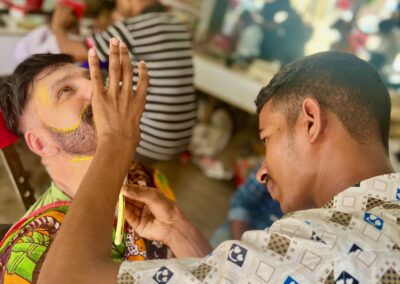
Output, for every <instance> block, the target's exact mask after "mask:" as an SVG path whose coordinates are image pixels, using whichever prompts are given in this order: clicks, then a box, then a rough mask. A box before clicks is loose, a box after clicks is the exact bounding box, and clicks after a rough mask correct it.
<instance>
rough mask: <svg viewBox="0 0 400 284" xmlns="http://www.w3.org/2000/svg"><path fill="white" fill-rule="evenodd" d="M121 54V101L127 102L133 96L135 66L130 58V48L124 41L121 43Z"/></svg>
mask: <svg viewBox="0 0 400 284" xmlns="http://www.w3.org/2000/svg"><path fill="white" fill-rule="evenodd" d="M119 52H120V58H121V69H122V76H121V77H122V87H121V95H122V97H121V100H122V101H126V100H129V98H130V97H131V95H132V78H133V66H132V62H131V58H130V57H129V52H128V48H127V47H126V44H125V43H123V42H122V41H121V42H120V43H119Z"/></svg>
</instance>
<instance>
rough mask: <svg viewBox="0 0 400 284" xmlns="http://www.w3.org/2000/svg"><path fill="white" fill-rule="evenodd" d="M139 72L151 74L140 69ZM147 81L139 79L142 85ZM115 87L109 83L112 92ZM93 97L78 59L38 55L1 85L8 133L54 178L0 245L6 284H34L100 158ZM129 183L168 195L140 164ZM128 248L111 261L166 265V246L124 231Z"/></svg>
mask: <svg viewBox="0 0 400 284" xmlns="http://www.w3.org/2000/svg"><path fill="white" fill-rule="evenodd" d="M118 46H119V41H118V40H116V39H112V40H111V45H110V49H112V50H114V52H115V49H117V51H118ZM120 48H121V49H122V50H123V51H124V53H126V56H125V57H124V59H125V61H124V62H123V65H124V68H127V69H128V70H129V71H128V72H125V74H124V76H125V75H126V74H127V75H126V76H128V77H129V76H130V81H131V85H132V80H131V78H132V72H133V69H132V65H131V62H130V60H129V56H128V55H127V51H126V50H127V49H126V48H125V47H124V45H123V47H120ZM126 66H127V67H126ZM110 68H112V66H111V64H110ZM138 68H139V70H141V72H142V73H145V72H146V70H145V69H144V64H143V63H139V66H138ZM121 73H122V71H121ZM144 75H145V74H142V75H140V74H139V79H140V76H144ZM113 87H115V86H112V84H111V83H110V86H109V88H113ZM131 92H132V91H131ZM92 94H93V87H92V83H91V81H90V76H89V71H88V70H86V69H82V68H79V67H77V66H76V65H74V64H73V58H72V57H71V56H69V55H65V54H38V55H34V56H32V57H30V58H28V59H26V60H25V61H23V62H22V63H21V64H20V65H19V66H18V67H17V68H16V70H15V71H14V73H13V74H12V75H11V76H10V77H8V78H6V80H5V81H4V83H3V84H2V85H1V88H0V110H1V111H2V112H3V114H4V120H5V122H6V124H7V128H8V129H9V130H10V131H11V132H13V133H15V134H20V135H21V136H23V137H24V139H25V141H26V144H27V145H28V147H29V148H30V149H31V150H32V151H33V152H34V153H35V154H37V155H39V156H40V157H41V161H42V163H43V165H44V166H45V167H46V170H47V171H48V173H49V175H50V177H51V178H52V184H51V186H50V188H49V189H48V191H47V192H46V193H45V194H44V195H43V196H42V197H40V199H39V200H38V201H37V202H36V203H35V204H34V205H33V206H32V207H31V208H30V209H29V210H28V212H27V213H26V214H25V216H24V217H23V218H22V219H21V220H20V221H19V222H18V223H17V224H15V225H14V226H13V227H12V228H11V230H10V231H9V232H8V233H7V235H6V236H5V237H4V239H3V240H2V241H1V243H0V255H1V256H0V267H1V268H2V269H1V271H0V272H1V273H0V282H1V283H3V281H4V282H5V283H31V282H33V283H35V282H36V279H37V277H38V273H39V271H40V268H41V264H42V262H43V260H44V257H45V255H46V252H47V249H48V247H49V245H50V243H51V241H52V240H53V238H54V237H55V235H56V233H57V231H58V229H59V228H60V225H61V224H62V222H63V220H64V216H65V214H66V213H67V211H68V208H69V205H70V203H71V201H72V199H73V198H74V196H75V194H76V192H77V190H78V187H79V184H80V183H81V181H82V178H83V177H84V175H85V174H86V172H87V170H88V167H89V166H90V164H91V160H92V158H93V155H94V153H95V151H96V147H97V133H96V128H95V125H94V122H93V113H92V105H91V103H92ZM0 114H1V112H0ZM111 123H114V122H111ZM110 170H112V169H110ZM128 179H129V181H128V183H142V184H143V183H144V184H147V185H150V184H151V185H152V186H156V187H159V188H160V189H161V190H162V191H164V192H165V193H166V194H171V192H170V191H169V188H168V185H167V184H166V183H165V182H163V183H160V182H159V181H160V180H163V181H165V177H164V176H162V174H161V173H160V172H159V171H157V170H155V171H154V172H151V171H149V170H148V169H146V168H144V167H143V166H141V165H139V164H138V163H133V164H131V166H130V168H129V171H128ZM160 184H162V185H163V187H162V186H160ZM128 232H129V233H128ZM114 235H115V230H114V231H113V236H114ZM124 240H125V242H123V243H122V244H118V245H117V244H115V243H114V242H113V243H112V247H111V256H112V259H113V261H117V262H120V261H122V260H124V259H131V260H144V259H148V258H150V259H151V258H159V257H166V253H167V250H166V247H165V246H162V245H160V244H153V243H150V242H148V241H147V240H144V239H142V238H140V237H139V236H138V235H135V234H134V233H133V231H130V228H126V229H125V233H124Z"/></svg>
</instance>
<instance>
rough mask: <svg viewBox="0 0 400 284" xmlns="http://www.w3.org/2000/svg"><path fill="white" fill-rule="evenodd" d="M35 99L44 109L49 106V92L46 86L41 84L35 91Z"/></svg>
mask: <svg viewBox="0 0 400 284" xmlns="http://www.w3.org/2000/svg"><path fill="white" fill-rule="evenodd" d="M37 97H38V99H39V101H40V103H41V104H42V105H43V106H45V107H49V106H50V97H49V91H48V89H47V86H46V85H44V84H41V85H40V86H39V87H38V90H37Z"/></svg>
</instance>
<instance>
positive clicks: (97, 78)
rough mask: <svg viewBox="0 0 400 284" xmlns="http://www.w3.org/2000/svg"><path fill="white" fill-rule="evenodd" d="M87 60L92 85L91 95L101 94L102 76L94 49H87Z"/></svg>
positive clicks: (102, 87) (102, 89)
mask: <svg viewBox="0 0 400 284" xmlns="http://www.w3.org/2000/svg"><path fill="white" fill-rule="evenodd" d="M88 53H89V55H88V61H89V71H90V80H91V81H92V86H93V96H98V95H102V94H103V92H104V86H103V76H102V75H101V71H100V64H99V58H98V56H97V53H96V49H94V48H91V49H89V52H88Z"/></svg>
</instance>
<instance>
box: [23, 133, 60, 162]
mask: <svg viewBox="0 0 400 284" xmlns="http://www.w3.org/2000/svg"><path fill="white" fill-rule="evenodd" d="M24 137H25V141H26V144H27V145H28V147H29V149H31V151H32V152H33V153H35V154H36V155H38V156H40V157H43V158H44V157H51V156H54V155H56V154H58V153H59V151H60V149H59V148H58V147H56V146H54V145H53V144H52V143H49V141H47V140H46V138H47V137H46V136H44V135H40V133H38V131H35V130H28V131H26V132H25V134H24Z"/></svg>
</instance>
